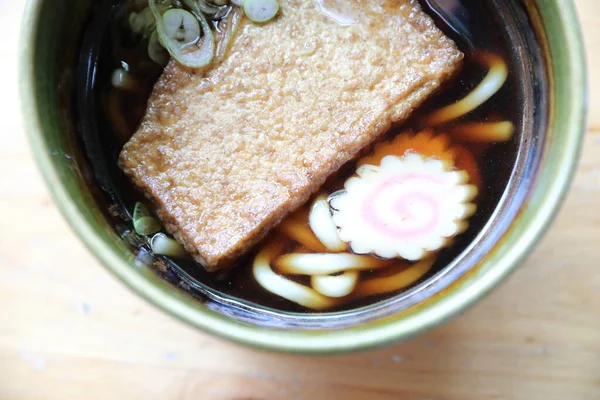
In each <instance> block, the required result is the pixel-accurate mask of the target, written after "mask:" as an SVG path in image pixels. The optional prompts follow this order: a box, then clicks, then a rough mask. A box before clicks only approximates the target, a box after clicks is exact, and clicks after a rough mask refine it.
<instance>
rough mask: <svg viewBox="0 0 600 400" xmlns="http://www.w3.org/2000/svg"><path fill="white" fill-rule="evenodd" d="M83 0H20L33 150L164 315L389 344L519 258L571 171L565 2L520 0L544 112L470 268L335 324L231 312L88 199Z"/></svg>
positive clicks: (364, 344)
mask: <svg viewBox="0 0 600 400" xmlns="http://www.w3.org/2000/svg"><path fill="white" fill-rule="evenodd" d="M494 1H496V0H494ZM500 3H502V2H500ZM93 4H94V2H93V1H91V0H87V1H85V0H78V1H68V0H29V1H28V2H27V6H26V10H25V16H24V21H23V28H22V32H21V40H22V43H21V49H22V53H21V58H20V69H21V76H20V81H21V82H20V83H21V97H22V107H23V113H24V118H25V121H26V128H27V132H28V134H29V139H30V143H31V147H32V149H33V153H34V156H35V158H36V160H37V163H38V166H39V168H40V170H41V171H42V173H43V175H44V178H45V179H46V182H47V184H48V186H49V188H50V191H51V192H52V195H53V197H54V200H55V202H56V204H57V205H58V206H59V208H60V209H61V211H62V213H63V215H64V216H65V218H66V219H67V220H68V221H69V223H70V224H71V226H72V228H73V229H74V230H75V232H76V233H77V235H79V236H80V237H81V239H82V240H83V242H84V243H85V245H86V246H87V247H88V248H89V249H90V250H91V251H92V252H93V253H94V254H95V255H96V257H97V258H98V259H99V260H100V261H101V262H102V264H103V265H104V266H106V268H108V270H110V271H111V272H112V273H113V274H115V275H116V276H117V277H118V278H119V279H120V280H121V281H123V282H124V283H125V284H126V285H128V286H129V287H130V288H131V289H132V290H134V291H135V292H137V293H139V294H140V295H141V296H143V297H145V298H146V299H148V300H149V301H150V302H152V303H153V304H155V305H157V306H158V307H160V308H162V309H163V310H165V311H166V312H168V313H169V314H171V315H174V316H176V317H178V318H180V319H182V320H184V321H186V322H187V323H189V324H190V325H192V326H194V327H197V328H200V329H202V330H204V331H207V332H210V333H213V334H215V335H217V336H220V337H223V338H227V339H230V340H233V341H236V342H239V343H243V344H247V345H252V346H256V347H260V348H266V349H274V350H280V351H288V352H298V353H318V354H324V353H335V352H345V351H353V350H360V349H366V348H371V347H375V346H382V345H386V344H390V343H393V342H396V341H399V340H403V339H406V338H409V337H411V336H413V335H416V334H418V333H420V332H422V331H424V330H426V329H429V328H432V327H433V326H436V325H439V324H440V323H442V322H443V321H445V320H448V319H449V318H451V317H453V316H455V315H457V314H458V313H459V312H461V311H463V310H465V309H466V308H467V307H468V306H470V305H472V304H474V303H475V302H476V301H477V300H479V299H481V298H482V297H483V296H484V295H485V294H487V293H488V292H489V291H490V290H491V289H492V288H494V287H495V286H497V285H498V284H499V283H500V282H502V281H503V280H504V279H505V278H506V277H507V276H508V275H509V274H510V273H511V272H512V271H514V270H515V269H516V268H517V267H518V266H519V265H520V264H521V262H522V261H523V259H524V258H525V257H526V256H527V255H528V253H529V252H530V251H531V250H532V249H533V247H534V246H535V244H536V243H537V242H538V241H539V239H540V238H541V237H542V235H543V233H544V232H545V230H546V229H547V228H548V226H549V224H550V223H551V221H552V220H553V218H554V216H555V214H556V212H557V210H558V208H559V206H560V204H561V202H562V201H563V199H564V197H565V194H566V192H567V190H568V187H569V184H570V182H571V180H572V177H573V174H574V172H575V169H576V166H577V162H578V156H579V151H580V147H581V143H582V137H583V134H584V129H585V111H586V94H585V93H586V88H587V85H586V71H585V57H584V50H583V41H582V38H581V33H580V28H579V25H578V19H577V15H576V12H575V8H574V5H573V4H572V2H571V1H569V0H537V1H534V0H525V1H523V5H524V9H526V10H527V13H528V14H529V21H530V23H531V25H532V26H533V28H534V30H535V34H536V35H537V42H538V43H539V45H540V46H541V47H540V48H541V52H540V54H541V61H539V62H538V64H540V63H541V64H544V65H545V71H547V73H546V74H545V78H544V79H545V84H544V85H542V86H540V87H541V88H542V90H543V92H544V93H543V95H544V96H543V97H544V99H545V100H544V104H543V108H544V112H543V113H542V114H543V115H544V119H545V120H544V121H542V124H541V125H540V126H541V127H543V129H542V131H540V132H530V138H529V139H528V140H526V142H529V145H530V147H532V148H533V147H535V148H534V149H533V150H531V149H530V150H531V151H530V153H531V154H533V155H532V156H531V157H525V156H523V157H521V158H522V159H525V161H523V160H521V161H520V162H521V164H519V161H517V168H515V173H514V176H516V177H518V178H519V180H520V181H519V182H520V186H519V187H515V188H514V190H513V191H510V190H507V192H506V193H505V195H504V196H503V198H504V200H503V201H504V203H505V206H504V209H505V210H504V211H506V213H508V214H507V215H509V214H510V218H508V220H507V222H506V223H505V224H501V223H492V224H491V225H489V226H488V228H489V229H487V231H486V232H484V233H482V235H480V236H482V237H480V239H481V240H479V243H476V244H475V245H473V246H471V247H470V248H469V249H467V250H465V251H468V252H469V253H468V254H467V257H466V259H467V261H465V263H467V264H468V268H466V269H465V268H463V270H462V272H461V273H460V274H454V276H453V278H452V279H451V280H447V279H446V281H445V283H444V285H443V286H440V287H438V288H437V289H436V288H435V283H434V284H430V285H429V286H427V287H425V289H424V290H422V291H421V292H419V293H420V295H419V296H416V297H415V298H417V300H416V301H412V303H406V304H405V305H404V306H403V307H400V308H397V309H395V311H394V312H383V313H381V314H377V313H375V314H373V315H374V316H373V317H370V318H363V319H360V318H359V319H354V320H352V319H346V320H345V321H346V322H344V323H343V324H338V325H336V324H335V323H323V324H321V325H319V323H318V318H319V317H318V316H317V317H315V318H316V319H315V320H311V319H310V318H308V317H303V316H296V317H294V316H292V317H290V316H287V317H286V318H288V319H289V318H292V319H293V318H296V320H295V321H296V323H295V324H283V325H281V326H278V325H277V324H273V323H271V324H267V323H264V321H258V320H252V319H251V318H250V319H249V318H245V319H244V318H240V317H239V315H238V316H236V314H235V313H234V312H231V313H228V310H227V309H226V308H220V309H219V308H215V307H211V306H209V302H207V301H201V300H199V299H198V298H194V297H192V296H190V295H189V293H186V291H184V290H181V289H180V288H176V287H175V286H173V285H172V284H171V283H169V282H168V281H167V280H165V279H163V277H161V276H160V274H158V273H157V272H156V271H155V270H153V269H151V268H148V267H143V266H140V265H138V264H136V262H135V256H134V254H133V252H132V251H131V250H130V249H129V248H128V247H127V245H126V244H125V243H124V241H123V240H122V239H121V238H120V237H119V236H118V235H117V233H116V232H115V231H114V228H113V227H112V226H111V225H110V224H109V223H108V221H107V219H106V218H105V215H104V213H103V210H101V209H100V207H99V206H98V204H97V202H96V200H95V197H94V192H95V191H97V190H98V188H97V187H94V185H91V184H90V183H89V182H91V181H92V179H91V178H90V172H89V168H88V167H86V162H85V157H84V155H82V151H81V149H80V145H79V144H78V143H79V142H78V141H77V139H76V135H74V134H73V133H74V132H75V131H76V126H75V122H74V121H75V119H74V118H73V116H72V114H71V113H70V112H69V109H70V108H71V106H72V102H73V99H72V96H71V95H70V93H72V91H73V85H74V79H75V78H74V76H73V73H72V70H70V69H69V68H68V66H72V65H74V64H75V62H76V58H77V57H78V53H77V48H78V46H79V44H80V41H81V35H82V29H83V26H84V25H85V22H86V18H87V17H88V14H89V10H90V8H91V6H92V5H93ZM532 65H533V63H532ZM542 139H543V140H542ZM528 154H529V153H528ZM519 165H520V166H519ZM511 213H512V214H511ZM465 265H466V264H465ZM450 275H451V274H450ZM438 281H440V282H442V281H444V280H443V279H439V280H438ZM438 283H439V282H438ZM438 286H439V285H438ZM434 289H435V290H434ZM388 311H389V310H388ZM275 314H276V313H275ZM273 317H274V319H275V320H277V318H278V317H279V316H278V315H273ZM281 317H282V318H283V317H285V316H281ZM342 317H343V316H339V319H340V320H341V319H343V318H342ZM303 318H304V319H303ZM336 318H338V317H337V316H336V315H334V317H333V318H332V320H335V319H336ZM304 321H305V322H306V326H304V325H303V322H304ZM311 321H312V322H311ZM315 321H317V322H315ZM353 321H354V322H353ZM307 326H310V329H306V327H307Z"/></svg>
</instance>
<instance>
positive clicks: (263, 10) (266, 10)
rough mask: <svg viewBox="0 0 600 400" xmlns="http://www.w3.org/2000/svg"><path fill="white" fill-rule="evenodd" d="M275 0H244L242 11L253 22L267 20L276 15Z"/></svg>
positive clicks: (277, 5)
mask: <svg viewBox="0 0 600 400" xmlns="http://www.w3.org/2000/svg"><path fill="white" fill-rule="evenodd" d="M278 11H279V2H278V1H277V0H244V12H245V13H246V16H247V17H248V18H250V20H251V21H254V22H267V21H268V20H270V19H272V18H273V17H275V15H277V12H278Z"/></svg>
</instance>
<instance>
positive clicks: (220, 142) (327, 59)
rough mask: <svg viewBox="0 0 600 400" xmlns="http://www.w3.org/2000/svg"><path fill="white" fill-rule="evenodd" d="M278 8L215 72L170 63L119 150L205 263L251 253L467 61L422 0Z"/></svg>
mask: <svg viewBox="0 0 600 400" xmlns="http://www.w3.org/2000/svg"><path fill="white" fill-rule="evenodd" d="M327 3H328V1H325V4H327ZM280 4H281V9H280V13H279V15H278V17H277V19H276V20H275V21H273V22H270V23H267V24H263V25H256V24H253V23H251V22H250V21H248V20H244V22H243V23H242V26H241V29H240V31H239V34H238V36H237V37H236V39H235V40H234V42H233V44H232V46H231V49H230V51H229V53H228V55H227V57H226V58H225V60H224V61H223V62H222V64H221V65H219V66H217V67H215V68H213V69H212V70H209V71H208V72H206V71H205V72H199V71H191V70H188V69H185V68H183V67H181V66H179V65H178V64H177V63H175V62H173V61H171V63H170V64H169V65H168V66H167V68H166V70H165V72H164V74H163V75H162V77H161V78H160V80H159V81H158V83H157V84H156V86H155V88H154V92H153V94H152V96H151V98H150V101H149V104H148V110H147V113H146V116H145V117H144V119H143V121H142V123H141V125H140V127H139V129H138V131H137V132H136V133H135V135H134V136H133V137H132V138H131V140H130V141H129V142H128V143H127V144H126V145H125V146H124V148H123V150H122V153H121V155H120V166H121V168H122V169H123V170H124V171H125V173H126V174H127V175H128V176H129V177H130V178H131V179H132V180H133V182H134V183H135V184H136V185H137V186H138V187H139V188H140V189H141V190H142V191H143V192H144V193H145V194H146V196H147V197H148V198H150V199H151V200H152V201H153V202H154V203H155V205H156V206H157V209H158V215H159V217H160V219H161V220H162V221H163V223H164V224H165V227H166V229H167V230H168V231H169V232H170V233H171V234H173V235H174V236H175V237H176V238H177V240H179V242H181V243H182V244H183V245H184V246H185V248H186V249H187V251H188V252H189V253H190V254H191V255H193V256H194V258H195V259H196V260H197V261H198V262H199V263H200V264H202V265H203V266H204V267H205V268H206V269H207V270H209V271H214V270H217V269H220V268H224V267H227V266H229V265H231V264H232V262H234V261H235V259H236V258H237V257H239V256H240V255H242V254H243V253H244V252H246V251H247V250H249V248H250V247H251V246H252V245H253V244H255V243H256V242H258V241H259V240H260V239H262V238H263V237H264V236H265V235H266V234H267V232H268V231H269V229H271V228H272V227H273V226H275V225H276V224H277V223H279V222H280V221H281V220H282V219H283V218H284V217H285V216H286V215H287V214H288V213H290V212H291V211H293V210H295V209H296V208H298V207H299V206H301V205H302V204H303V203H304V202H306V201H307V200H308V198H309V197H310V195H311V194H312V193H313V192H315V191H316V190H318V188H319V187H320V186H321V185H322V184H323V182H324V181H325V179H326V178H327V177H329V176H330V175H331V174H333V173H334V172H335V171H336V170H338V168H339V167H340V166H341V165H342V164H344V163H345V162H347V161H349V160H351V159H352V158H353V157H354V156H355V155H356V154H357V152H359V151H360V150H361V149H362V148H363V147H365V146H367V145H369V144H370V143H371V142H372V141H374V140H375V139H377V138H378V137H380V136H381V135H382V134H384V133H385V132H386V131H387V130H388V128H389V127H390V124H392V123H394V122H399V121H402V120H404V119H406V117H407V116H408V115H409V114H410V113H411V112H412V111H413V109H414V108H415V107H417V106H418V105H419V104H420V103H421V102H422V101H423V100H424V99H425V98H427V97H428V96H429V95H430V94H431V93H432V92H434V91H435V90H436V89H437V88H438V87H439V86H440V83H441V82H442V81H444V80H445V79H446V78H448V77H449V76H450V75H452V74H453V73H454V72H456V70H457V69H458V68H459V66H460V63H461V60H462V54H461V53H460V52H459V51H458V50H457V49H456V47H455V45H454V43H453V42H452V41H451V40H450V39H448V38H447V37H445V36H444V35H443V34H442V32H441V31H440V30H439V29H437V27H436V26H435V25H434V23H433V21H432V20H431V19H430V18H429V17H428V16H427V15H425V14H424V13H423V12H422V11H421V9H420V7H419V5H418V2H417V1H416V0H412V1H411V0H395V1H394V0H371V1H369V0H362V1H352V2H348V4H351V7H352V15H353V18H354V19H356V20H357V21H358V23H356V24H354V25H351V26H340V25H338V24H336V23H335V22H334V21H332V20H331V19H329V18H328V17H327V16H325V15H324V14H323V13H322V12H321V11H320V10H319V8H318V6H317V5H316V2H314V1H312V0H308V1H300V0H280Z"/></svg>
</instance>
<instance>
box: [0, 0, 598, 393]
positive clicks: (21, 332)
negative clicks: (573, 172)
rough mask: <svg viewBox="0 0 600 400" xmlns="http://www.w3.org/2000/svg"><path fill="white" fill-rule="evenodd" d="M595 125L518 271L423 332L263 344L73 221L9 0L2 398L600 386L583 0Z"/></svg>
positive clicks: (2, 12)
mask: <svg viewBox="0 0 600 400" xmlns="http://www.w3.org/2000/svg"><path fill="white" fill-rule="evenodd" d="M576 3H577V6H578V8H579V11H580V14H581V18H582V22H583V25H584V31H585V36H586V45H587V49H588V57H589V69H590V82H591V87H590V126H589V131H588V134H587V136H586V139H585V147H584V152H583V157H582V161H581V166H580V168H579V171H578V173H577V176H576V179H575V182H574V185H573V189H572V190H571V193H570V195H569V197H568V200H567V202H566V204H565V206H564V208H563V209H562V212H561V213H560V216H559V217H558V219H557V221H556V223H555V224H554V225H553V227H552V229H551V231H550V232H549V233H548V234H547V235H546V237H545V238H544V240H543V242H542V243H541V245H540V246H539V247H538V248H537V249H536V250H535V252H534V253H533V254H532V255H531V256H530V257H529V259H528V261H527V262H526V263H525V265H524V266H523V267H522V268H521V269H520V270H519V271H518V272H517V273H516V274H514V275H513V276H512V277H511V278H510V279H509V281H508V282H507V283H505V284H504V285H503V286H502V287H500V288H499V289H498V290H496V291H495V292H494V293H493V294H492V295H491V296H489V297H488V298H487V299H485V300H484V301H483V302H481V303H479V304H478V305H477V306H475V307H474V308H473V309H471V310H469V311H468V312H466V313H465V314H464V315H462V316H461V317H459V318H457V319H455V320H453V321H452V322H450V323H448V324H446V325H444V326H442V327H440V328H438V329H435V330H434V331H431V332H430V333H427V334H425V335H423V336H421V337H419V338H416V339H413V340H411V341H409V342H406V343H402V344H399V345H396V346H393V347H390V348H387V349H382V350H378V351H371V352H366V353H361V354H355V355H348V356H336V357H302V356H289V355H279V354H271V353H264V352H259V351H254V350H250V349H246V348H243V347H240V346H237V345H233V344H230V343H226V342H223V341H221V340H219V339H216V338H213V337H211V336H208V335H205V334H203V333H200V332H197V331H195V330H193V329H191V328H189V327H188V326H186V325H184V324H183V323H181V322H179V321H176V320H174V319H173V318H171V317H169V316H167V315H165V314H164V313H162V312H161V311H158V310H156V309H155V308H153V307H151V306H150V305H148V304H147V303H146V302H144V301H143V300H141V299H140V298H138V297H137V296H136V295H134V294H133V293H132V292H130V291H129V290H128V289H126V288H125V287H124V286H123V285H122V284H121V283H119V282H118V281H116V280H115V278H113V277H112V276H111V275H109V273H108V272H106V271H105V270H104V269H103V268H102V267H101V266H100V265H99V264H98V262H96V261H95V260H94V258H93V257H92V256H91V255H90V254H89V253H88V251H86V250H85V249H84V248H83V246H82V244H81V242H80V241H79V240H78V239H77V238H76V237H75V236H74V234H73V233H72V232H71V230H70V229H69V228H68V227H67V226H66V224H65V222H64V221H63V218H62V217H61V216H60V215H59V213H58V211H57V209H56V207H55V206H54V205H53V203H52V200H51V199H50V197H49V195H48V192H47V190H46V188H45V187H44V184H43V182H42V181H41V178H40V176H39V174H38V172H37V170H36V168H35V166H34V164H33V162H32V159H31V155H30V152H29V150H28V147H27V142H26V139H25V136H24V134H23V131H22V124H21V122H20V115H19V108H18V101H17V83H16V82H17V80H16V79H17V78H16V76H17V65H16V50H17V37H18V25H19V20H20V14H21V9H22V7H23V4H22V2H20V1H9V0H0V32H1V35H0V37H2V40H0V54H1V58H0V59H1V62H0V110H1V111H0V112H1V117H2V118H0V132H1V135H2V146H0V170H1V171H2V176H3V180H2V185H0V208H1V210H2V211H1V212H0V399H2V400H14V399H18V400H29V399H32V400H33V399H36V400H38V399H43V400H53V399H57V400H65V399H85V400H96V399H102V400H104V399H110V400H121V399H127V400H129V399H145V400H154V399H157V400H158V399H160V400H175V399H178V400H192V399H217V400H242V399H246V400H249V399H252V400H258V399H265V400H275V399H334V398H335V399H346V400H356V399H373V400H389V399H403V400H417V399H418V400H426V399H429V400H480V399H527V400H537V399H544V400H548V399H552V400H554V399H556V400H559V399H560V400H565V399H576V400H579V399H590V400H591V399H600V95H599V94H598V93H597V91H598V90H600V78H599V77H600V30H598V28H597V16H598V15H600V1H597V0H577V1H576Z"/></svg>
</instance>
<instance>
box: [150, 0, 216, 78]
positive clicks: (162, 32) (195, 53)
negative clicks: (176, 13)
mask: <svg viewBox="0 0 600 400" xmlns="http://www.w3.org/2000/svg"><path fill="white" fill-rule="evenodd" d="M184 2H185V4H186V5H187V6H188V7H190V8H191V9H192V11H194V16H195V17H196V18H197V20H198V21H199V22H200V27H201V31H202V35H203V37H202V39H201V42H202V43H201V44H200V46H197V44H196V43H185V42H184V43H182V42H180V41H178V40H176V38H174V37H172V36H170V35H169V33H168V32H173V30H172V27H169V28H168V27H167V26H166V24H165V21H164V20H163V16H162V15H161V14H160V12H159V10H158V8H157V5H156V0H148V5H149V6H150V9H151V10H152V14H154V18H155V19H156V31H157V32H158V36H159V39H160V41H161V43H162V44H163V45H164V46H165V48H166V49H167V51H168V52H169V54H171V56H172V57H173V58H174V59H175V60H177V62H179V63H180V64H182V65H184V66H186V67H189V68H202V67H206V66H207V65H209V64H210V63H211V61H212V59H213V55H214V53H215V40H214V36H213V33H212V31H211V29H210V26H209V25H208V22H207V21H206V18H204V15H203V14H202V11H201V10H200V8H199V6H198V5H197V4H196V3H195V2H194V1H193V0H184ZM169 11H170V10H169ZM180 11H183V10H180ZM165 14H166V13H165ZM180 15H181V14H180ZM182 21H183V22H185V21H188V19H185V20H184V19H181V20H180V22H182ZM180 27H181V25H180ZM175 31H177V30H175ZM186 37H189V36H186V35H185V34H184V35H183V38H184V40H185V38H186Z"/></svg>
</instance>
